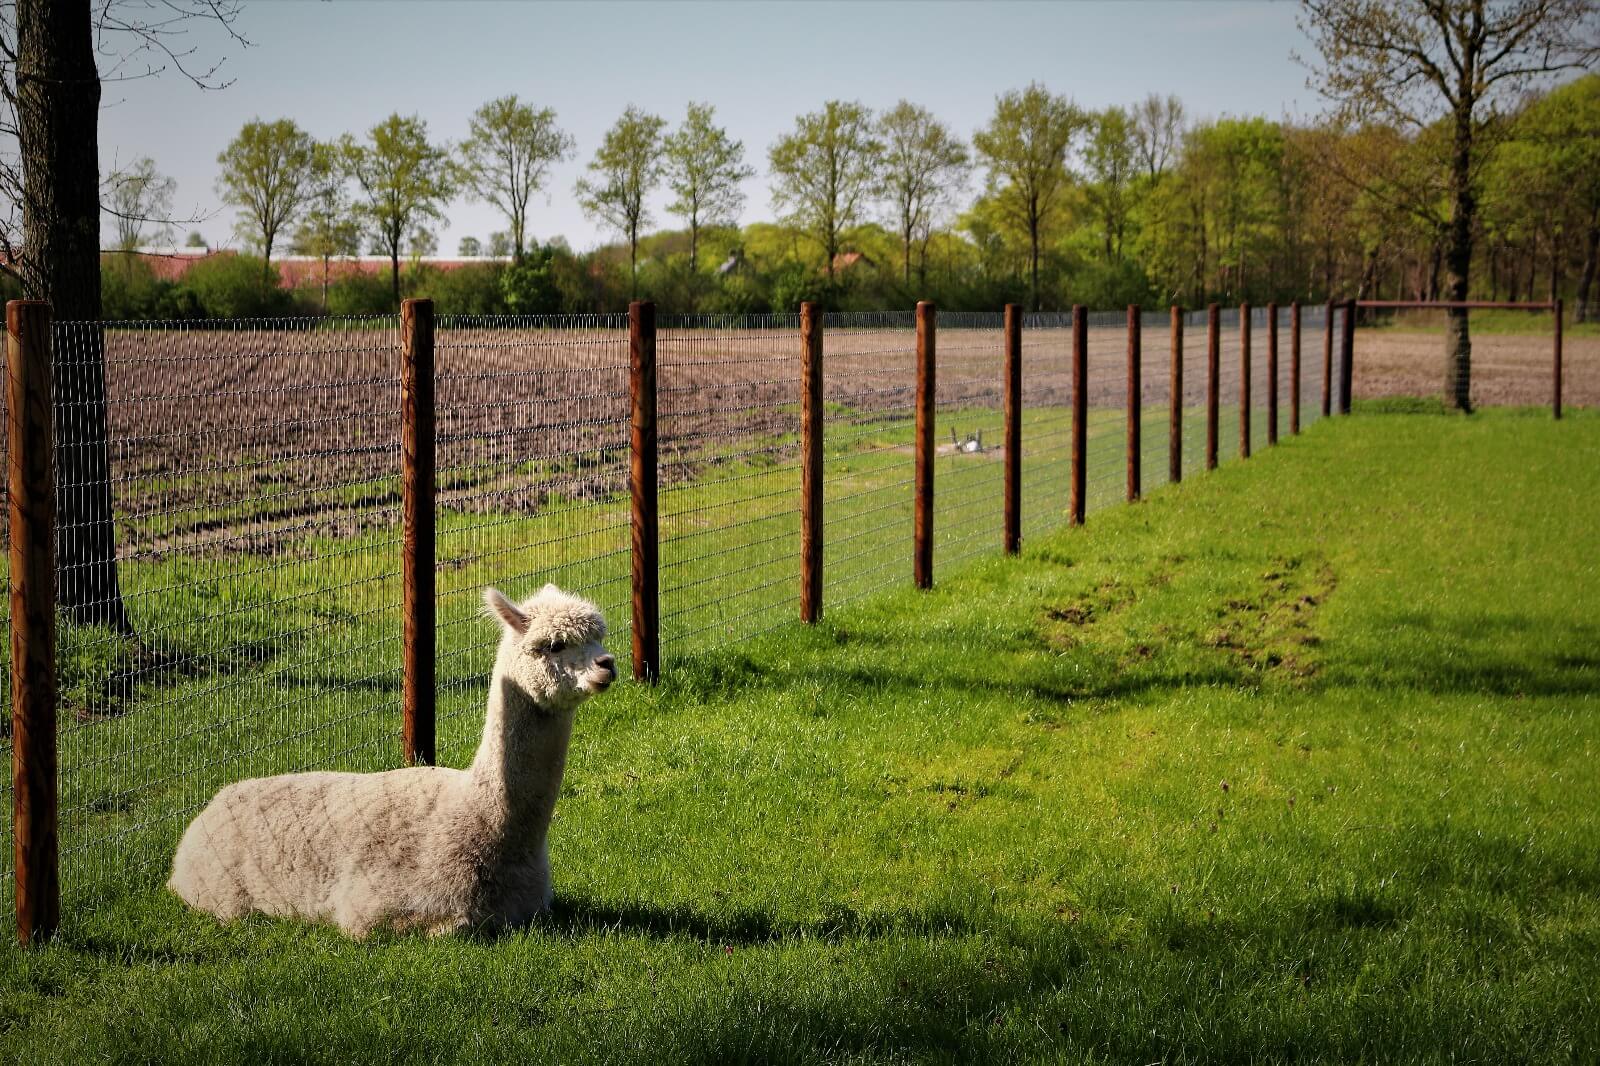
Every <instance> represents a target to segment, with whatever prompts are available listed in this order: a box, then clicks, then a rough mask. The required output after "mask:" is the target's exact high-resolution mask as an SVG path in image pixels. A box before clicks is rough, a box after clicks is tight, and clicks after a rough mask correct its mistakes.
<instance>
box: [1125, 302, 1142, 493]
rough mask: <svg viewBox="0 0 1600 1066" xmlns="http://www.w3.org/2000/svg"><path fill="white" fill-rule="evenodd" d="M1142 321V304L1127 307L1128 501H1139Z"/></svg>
mask: <svg viewBox="0 0 1600 1066" xmlns="http://www.w3.org/2000/svg"><path fill="white" fill-rule="evenodd" d="M1142 325H1143V323H1142V322H1140V320H1139V305H1138V304H1129V305H1128V500H1129V502H1132V501H1133V500H1137V499H1138V498H1139V460H1140V458H1141V456H1140V454H1139V448H1140V443H1139V431H1140V429H1141V428H1143V427H1141V426H1140V424H1139V422H1140V418H1141V416H1142V415H1143V414H1144V382H1143V380H1142V376H1141V371H1142V369H1143V368H1142V367H1141V366H1140V365H1139V363H1140V360H1142V359H1143V358H1144V334H1143V332H1142V330H1141V328H1140V327H1141V326H1142Z"/></svg>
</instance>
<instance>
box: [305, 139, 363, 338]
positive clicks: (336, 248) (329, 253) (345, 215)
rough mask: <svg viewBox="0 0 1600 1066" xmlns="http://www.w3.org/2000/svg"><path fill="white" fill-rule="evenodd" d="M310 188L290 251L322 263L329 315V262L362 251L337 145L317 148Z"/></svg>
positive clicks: (324, 298)
mask: <svg viewBox="0 0 1600 1066" xmlns="http://www.w3.org/2000/svg"><path fill="white" fill-rule="evenodd" d="M307 186H308V187H309V189H310V195H309V197H308V198H307V200H306V204H305V208H304V210H303V212H302V215H301V222H300V226H299V228H298V229H297V230H295V235H294V242H293V243H292V244H291V245H290V248H291V249H292V250H293V251H294V253H295V254H296V255H310V256H315V257H316V258H318V259H321V260H322V311H323V313H324V314H326V313H327V312H328V261H329V260H330V259H332V258H333V257H334V256H341V255H357V254H359V253H360V251H361V223H360V220H359V219H358V218H357V217H356V213H355V207H354V205H353V204H352V203H351V202H350V188H349V181H348V180H347V179H346V177H345V172H344V168H343V165H342V163H341V162H340V158H339V147H338V146H337V145H333V144H318V145H315V146H313V148H312V152H311V172H310V175H309V176H308V178H307Z"/></svg>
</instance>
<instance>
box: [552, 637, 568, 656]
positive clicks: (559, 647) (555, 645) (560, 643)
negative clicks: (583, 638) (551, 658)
mask: <svg viewBox="0 0 1600 1066" xmlns="http://www.w3.org/2000/svg"><path fill="white" fill-rule="evenodd" d="M566 650H567V642H566V641H564V640H552V641H551V642H550V654H551V655H560V654H561V653H562V652H564V651H566Z"/></svg>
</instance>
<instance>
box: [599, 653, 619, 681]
mask: <svg viewBox="0 0 1600 1066" xmlns="http://www.w3.org/2000/svg"><path fill="white" fill-rule="evenodd" d="M594 664H595V665H596V666H598V667H600V669H602V670H607V671H610V673H611V676H612V677H616V676H617V660H616V658H615V657H614V656H610V655H602V656H600V657H599V658H598V659H596V660H595V661H594Z"/></svg>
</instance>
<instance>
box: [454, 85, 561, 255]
mask: <svg viewBox="0 0 1600 1066" xmlns="http://www.w3.org/2000/svg"><path fill="white" fill-rule="evenodd" d="M573 145H574V142H573V139H572V137H571V136H570V135H568V134H566V133H564V132H562V130H561V129H560V127H558V126H557V125H556V113H555V112H554V111H553V110H551V109H550V108H548V107H546V108H540V109H538V110H535V109H534V108H532V107H530V106H528V105H527V104H524V103H522V102H521V101H519V100H518V99H517V98H516V96H515V95H512V96H503V97H501V98H500V99H498V100H491V101H489V102H488V103H486V104H484V105H483V106H482V107H480V108H478V110H477V111H476V112H474V113H473V116H472V120H471V123H470V132H469V133H468V135H467V139H466V140H465V141H463V142H461V146H460V147H461V155H462V161H461V164H460V167H459V181H460V183H461V186H462V188H463V189H465V190H466V191H467V192H468V193H469V194H471V195H472V196H474V197H476V198H477V199H479V200H485V201H487V202H488V203H490V204H493V205H494V206H495V207H497V208H499V210H500V212H501V213H502V214H504V215H505V216H506V220H507V221H508V222H510V224H511V231H510V232H511V248H512V253H513V254H514V255H515V256H516V257H517V258H519V259H520V258H521V257H522V255H523V253H524V251H525V249H526V243H525V242H526V240H527V223H528V201H529V199H531V198H532V196H533V194H534V193H535V192H537V191H538V190H540V189H542V188H544V183H545V181H546V179H547V178H549V176H550V167H551V166H552V165H553V164H555V163H559V162H561V161H562V160H565V159H569V158H571V156H572V149H573Z"/></svg>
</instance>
